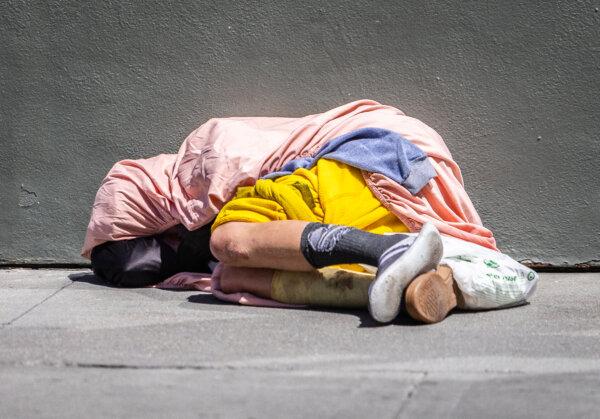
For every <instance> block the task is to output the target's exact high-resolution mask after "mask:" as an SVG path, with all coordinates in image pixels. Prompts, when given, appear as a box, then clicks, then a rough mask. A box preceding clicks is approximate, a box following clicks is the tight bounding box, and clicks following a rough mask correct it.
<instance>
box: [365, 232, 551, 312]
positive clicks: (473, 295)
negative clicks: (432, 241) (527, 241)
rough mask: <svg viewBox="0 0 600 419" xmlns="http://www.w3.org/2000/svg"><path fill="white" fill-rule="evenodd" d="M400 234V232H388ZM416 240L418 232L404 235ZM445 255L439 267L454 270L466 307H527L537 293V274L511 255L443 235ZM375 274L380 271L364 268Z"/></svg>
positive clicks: (471, 308) (485, 308)
mask: <svg viewBox="0 0 600 419" xmlns="http://www.w3.org/2000/svg"><path fill="white" fill-rule="evenodd" d="M386 234H397V233H386ZM402 234H406V235H408V236H412V240H414V239H415V238H416V237H417V233H402ZM442 243H443V244H444V253H443V257H442V260H441V262H440V265H447V266H449V267H450V268H451V269H452V273H453V275H454V279H455V280H456V283H457V285H458V287H459V288H460V290H461V292H462V295H463V298H464V302H465V306H464V307H463V308H465V309H469V310H488V309H493V308H504V307H511V306H517V305H521V304H524V303H525V302H526V301H527V299H528V298H529V297H531V295H533V293H534V292H535V289H536V287H537V283H538V280H539V276H538V274H537V273H536V272H535V271H534V270H532V269H529V268H528V267H527V266H525V265H522V264H520V263H519V262H517V261H516V260H514V259H512V258H511V257H510V256H507V255H505V254H504V253H500V252H497V251H494V250H491V249H487V248H485V247H482V246H479V245H477V244H474V243H470V242H467V241H464V240H460V239H457V238H454V237H449V236H442ZM364 267H365V268H366V269H367V270H368V271H369V272H373V273H375V272H376V271H377V268H375V267H369V266H366V265H364Z"/></svg>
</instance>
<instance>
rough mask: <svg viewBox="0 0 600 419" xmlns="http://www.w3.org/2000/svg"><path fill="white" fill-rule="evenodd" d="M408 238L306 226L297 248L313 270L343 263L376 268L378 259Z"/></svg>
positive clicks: (325, 226) (317, 225) (398, 235)
mask: <svg viewBox="0 0 600 419" xmlns="http://www.w3.org/2000/svg"><path fill="white" fill-rule="evenodd" d="M408 237H409V236H407V235H405V234H392V235H382V234H373V233H368V232H366V231H362V230H358V229H356V228H352V227H346V226H339V225H334V224H322V223H310V224H308V225H307V226H306V227H305V228H304V230H303V231H302V236H301V239H300V249H301V250H302V254H303V255H304V257H305V258H306V260H307V261H308V263H310V264H311V265H312V266H313V267H315V268H317V269H318V268H323V267H325V266H330V265H339V264H344V263H364V264H367V265H371V266H377V264H378V261H379V257H380V256H381V255H382V254H383V253H384V252H385V251H386V250H387V249H388V248H390V247H391V246H393V245H395V244H396V243H399V242H401V241H403V240H405V239H407V238H408Z"/></svg>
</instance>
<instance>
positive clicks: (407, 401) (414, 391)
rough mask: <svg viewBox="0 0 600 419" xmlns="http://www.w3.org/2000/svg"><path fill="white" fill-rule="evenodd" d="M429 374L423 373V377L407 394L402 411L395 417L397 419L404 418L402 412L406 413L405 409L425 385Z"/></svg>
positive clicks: (402, 403) (403, 400)
mask: <svg viewBox="0 0 600 419" xmlns="http://www.w3.org/2000/svg"><path fill="white" fill-rule="evenodd" d="M427 374H428V372H427V371H423V372H422V373H421V376H420V377H419V379H418V380H417V381H415V383H414V384H413V385H412V386H411V387H410V388H409V389H408V391H407V392H406V395H405V396H404V398H403V399H402V401H401V404H400V409H398V413H397V414H396V416H395V417H396V418H397V419H400V418H401V417H402V412H404V409H405V408H406V406H407V405H408V403H409V401H410V399H411V398H412V397H413V396H414V395H415V394H416V393H417V391H418V390H419V387H420V386H421V384H423V381H425V379H426V378H427Z"/></svg>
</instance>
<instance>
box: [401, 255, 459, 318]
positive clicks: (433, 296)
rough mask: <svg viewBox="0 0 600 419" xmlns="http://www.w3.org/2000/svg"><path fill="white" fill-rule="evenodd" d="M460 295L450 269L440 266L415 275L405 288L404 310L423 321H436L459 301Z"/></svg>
mask: <svg viewBox="0 0 600 419" xmlns="http://www.w3.org/2000/svg"><path fill="white" fill-rule="evenodd" d="M461 298H462V295H461V293H460V289H459V288H458V286H457V285H456V282H455V281H454V278H453V276H452V269H450V267H448V266H440V267H439V268H438V269H437V270H436V271H433V272H426V273H424V274H422V275H419V276H418V277H416V278H415V279H414V280H413V281H412V282H411V283H410V284H409V285H408V287H407V288H406V295H405V304H406V311H407V312H408V314H409V315H410V317H412V318H413V319H415V320H419V321H422V322H423V323H438V322H441V321H442V320H444V319H445V318H446V316H447V315H448V313H450V311H451V310H452V309H454V308H455V307H456V306H457V305H458V304H459V302H460V301H461Z"/></svg>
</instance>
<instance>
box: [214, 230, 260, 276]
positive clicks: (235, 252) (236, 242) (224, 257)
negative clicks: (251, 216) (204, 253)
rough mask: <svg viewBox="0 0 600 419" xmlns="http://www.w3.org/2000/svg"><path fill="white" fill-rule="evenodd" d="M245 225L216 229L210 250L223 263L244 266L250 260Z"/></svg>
mask: <svg viewBox="0 0 600 419" xmlns="http://www.w3.org/2000/svg"><path fill="white" fill-rule="evenodd" d="M244 224H245V223H227V224H223V225H221V226H219V227H217V228H216V229H215V231H213V232H212V234H211V236H210V250H211V252H212V254H213V255H214V256H215V257H216V258H217V259H218V260H219V261H220V262H223V263H226V264H228V265H231V266H243V265H244V262H245V261H247V260H248V259H249V258H250V252H249V244H248V243H247V240H246V239H245V237H247V235H246V234H244V231H243V230H244Z"/></svg>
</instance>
